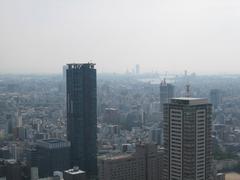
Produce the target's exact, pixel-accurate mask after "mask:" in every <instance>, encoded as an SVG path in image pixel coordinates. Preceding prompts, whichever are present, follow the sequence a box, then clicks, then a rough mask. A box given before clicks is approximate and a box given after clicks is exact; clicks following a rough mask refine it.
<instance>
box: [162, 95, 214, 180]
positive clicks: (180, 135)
mask: <svg viewBox="0 0 240 180" xmlns="http://www.w3.org/2000/svg"><path fill="white" fill-rule="evenodd" d="M211 126H212V105H211V104H209V103H208V100H207V99H200V98H174V99H171V102H170V103H168V104H165V105H164V149H165V152H164V172H163V174H164V176H163V179H164V180H193V179H194V180H212V139H211Z"/></svg>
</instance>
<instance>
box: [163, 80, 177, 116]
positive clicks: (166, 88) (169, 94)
mask: <svg viewBox="0 0 240 180" xmlns="http://www.w3.org/2000/svg"><path fill="white" fill-rule="evenodd" d="M173 97H174V86H173V85H171V84H168V83H166V80H165V79H164V80H163V81H162V82H161V84H160V113H161V118H163V115H162V114H163V105H164V104H165V103H169V101H170V99H171V98H173Z"/></svg>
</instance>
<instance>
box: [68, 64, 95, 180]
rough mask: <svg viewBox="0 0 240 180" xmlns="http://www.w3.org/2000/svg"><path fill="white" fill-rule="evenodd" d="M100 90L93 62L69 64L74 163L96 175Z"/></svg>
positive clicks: (72, 159) (69, 115) (69, 121)
mask: <svg viewBox="0 0 240 180" xmlns="http://www.w3.org/2000/svg"><path fill="white" fill-rule="evenodd" d="M96 94H97V92H96V69H95V68H94V64H92V63H86V64H68V69H67V138H68V140H69V141H70V142H71V153H70V154H71V165H72V167H73V166H78V167H79V169H81V170H83V171H85V172H86V174H87V176H88V177H89V178H92V177H96V176H97V95H96Z"/></svg>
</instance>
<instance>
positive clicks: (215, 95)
mask: <svg viewBox="0 0 240 180" xmlns="http://www.w3.org/2000/svg"><path fill="white" fill-rule="evenodd" d="M221 100H222V99H221V92H220V90H219V89H212V90H211V91H210V102H211V103H212V105H213V107H214V108H216V107H218V105H219V104H220V103H221Z"/></svg>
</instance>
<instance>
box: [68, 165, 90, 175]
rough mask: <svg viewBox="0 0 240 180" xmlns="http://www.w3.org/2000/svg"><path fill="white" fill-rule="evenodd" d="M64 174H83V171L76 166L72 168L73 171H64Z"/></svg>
mask: <svg viewBox="0 0 240 180" xmlns="http://www.w3.org/2000/svg"><path fill="white" fill-rule="evenodd" d="M65 173H68V174H73V175H74V174H85V173H86V172H85V171H82V170H80V169H79V168H78V167H77V166H76V167H73V169H69V170H66V171H65Z"/></svg>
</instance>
